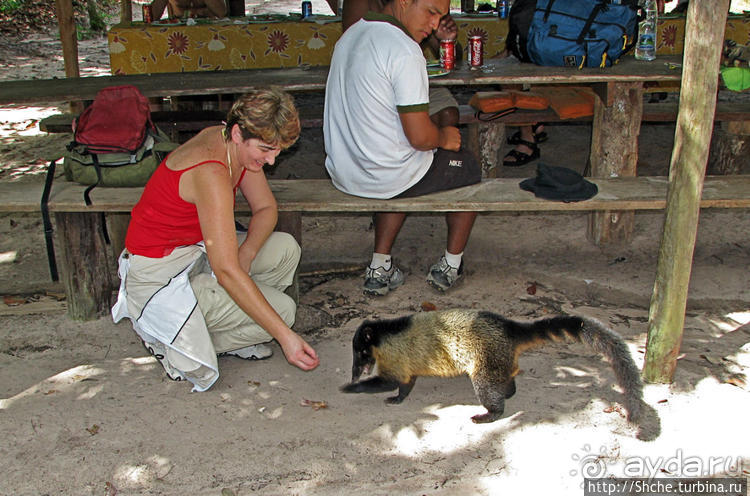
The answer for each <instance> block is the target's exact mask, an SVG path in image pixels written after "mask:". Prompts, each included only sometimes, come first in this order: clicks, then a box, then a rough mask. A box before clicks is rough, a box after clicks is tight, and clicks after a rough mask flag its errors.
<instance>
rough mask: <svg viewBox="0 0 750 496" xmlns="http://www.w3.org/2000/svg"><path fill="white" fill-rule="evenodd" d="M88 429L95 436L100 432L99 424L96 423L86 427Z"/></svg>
mask: <svg viewBox="0 0 750 496" xmlns="http://www.w3.org/2000/svg"><path fill="white" fill-rule="evenodd" d="M86 430H87V431H88V432H89V434H91V435H92V436H94V435H96V434H98V433H99V426H98V425H97V424H94V425H92V426H91V427H86Z"/></svg>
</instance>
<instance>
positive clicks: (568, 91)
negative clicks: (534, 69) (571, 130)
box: [534, 86, 595, 119]
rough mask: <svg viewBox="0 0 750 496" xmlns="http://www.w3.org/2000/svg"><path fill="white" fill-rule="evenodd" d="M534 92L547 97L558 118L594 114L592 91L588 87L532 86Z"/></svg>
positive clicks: (573, 117) (572, 117)
mask: <svg viewBox="0 0 750 496" xmlns="http://www.w3.org/2000/svg"><path fill="white" fill-rule="evenodd" d="M534 92H536V93H539V94H540V95H543V96H545V97H547V99H548V100H549V106H550V107H552V110H554V111H555V113H556V114H557V115H558V116H559V117H560V119H577V118H579V117H586V116H589V115H594V98H595V97H594V92H593V91H591V89H590V88H580V87H575V86H554V87H545V88H534Z"/></svg>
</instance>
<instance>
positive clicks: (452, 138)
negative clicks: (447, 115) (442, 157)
mask: <svg viewBox="0 0 750 496" xmlns="http://www.w3.org/2000/svg"><path fill="white" fill-rule="evenodd" d="M439 133H440V137H439V141H440V145H439V147H440V148H443V149H445V150H452V151H454V152H457V151H459V150H460V149H461V132H460V131H459V130H458V128H457V127H453V126H447V127H441V128H440V130H439Z"/></svg>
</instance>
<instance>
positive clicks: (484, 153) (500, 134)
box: [466, 121, 505, 177]
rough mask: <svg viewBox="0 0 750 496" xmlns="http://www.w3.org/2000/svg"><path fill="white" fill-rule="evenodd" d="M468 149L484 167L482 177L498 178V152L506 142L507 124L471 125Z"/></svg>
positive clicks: (486, 123)
mask: <svg viewBox="0 0 750 496" xmlns="http://www.w3.org/2000/svg"><path fill="white" fill-rule="evenodd" d="M468 131H469V133H468V136H467V138H468V143H467V145H466V148H467V149H468V150H470V151H472V152H474V155H475V156H476V158H477V160H479V163H480V164H481V165H482V177H497V169H496V167H497V165H498V152H499V151H500V147H501V146H502V144H503V143H504V142H505V123H503V122H500V121H489V122H478V123H474V124H469V129H468Z"/></svg>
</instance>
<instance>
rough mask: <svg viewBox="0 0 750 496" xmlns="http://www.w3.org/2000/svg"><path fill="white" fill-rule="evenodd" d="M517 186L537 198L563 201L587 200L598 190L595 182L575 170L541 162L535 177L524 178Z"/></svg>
mask: <svg viewBox="0 0 750 496" xmlns="http://www.w3.org/2000/svg"><path fill="white" fill-rule="evenodd" d="M519 186H520V187H521V189H523V190H525V191H531V192H532V193H534V195H535V196H537V197H538V198H544V199H546V200H559V201H564V202H574V201H581V200H588V199H589V198H592V197H593V196H595V195H596V194H597V193H598V192H599V188H597V187H596V184H594V183H592V182H589V181H587V180H586V179H584V178H583V176H582V175H580V174H579V173H577V172H576V171H574V170H572V169H568V168H566V167H556V166H553V165H547V164H543V163H539V164H538V165H537V166H536V177H530V178H528V179H524V180H523V181H521V184H520V185H519Z"/></svg>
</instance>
